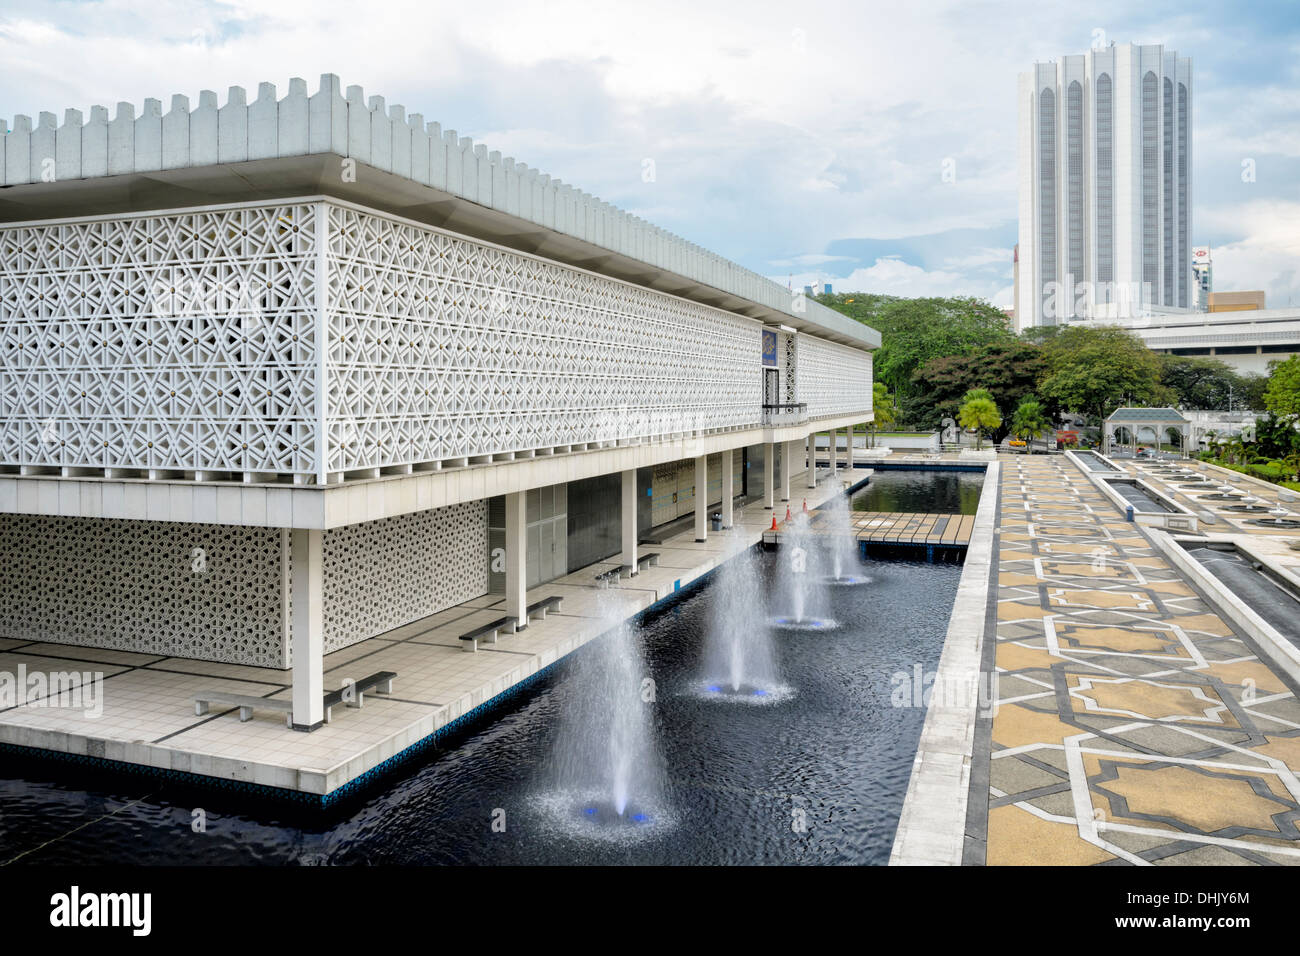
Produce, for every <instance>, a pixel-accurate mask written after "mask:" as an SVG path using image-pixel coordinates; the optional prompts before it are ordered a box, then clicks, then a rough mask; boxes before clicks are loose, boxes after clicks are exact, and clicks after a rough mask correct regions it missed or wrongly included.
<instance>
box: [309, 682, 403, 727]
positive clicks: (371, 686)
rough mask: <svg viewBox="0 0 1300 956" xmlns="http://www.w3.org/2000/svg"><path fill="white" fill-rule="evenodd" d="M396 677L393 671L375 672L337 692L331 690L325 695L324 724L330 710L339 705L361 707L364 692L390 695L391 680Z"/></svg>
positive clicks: (328, 720) (364, 698) (349, 683)
mask: <svg viewBox="0 0 1300 956" xmlns="http://www.w3.org/2000/svg"><path fill="white" fill-rule="evenodd" d="M396 676H397V675H396V674H395V673H394V672H393V671H375V673H373V674H371V675H370V676H369V677H363V678H362V679H361V680H359V681H350V682H348V683H346V684H344V685H343V686H342V687H340V688H339V689H338V690H332V691H330V692H329V693H327V694H326V695H325V700H324V704H325V723H327V724H328V723H329V722H330V717H331V713H330V712H331V710H332V709H333V708H334V707H337V706H338V705H339V704H346V705H347V706H348V707H361V706H362V705H363V704H365V701H366V691H368V690H373V691H374V692H375V693H377V694H391V693H392V692H393V678H394V677H396Z"/></svg>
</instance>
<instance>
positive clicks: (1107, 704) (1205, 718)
mask: <svg viewBox="0 0 1300 956" xmlns="http://www.w3.org/2000/svg"><path fill="white" fill-rule="evenodd" d="M1067 680H1068V684H1069V687H1070V695H1071V696H1072V697H1073V698H1075V700H1076V701H1078V702H1079V703H1077V704H1076V705H1075V707H1076V710H1077V711H1079V712H1087V713H1093V712H1101V713H1106V712H1111V713H1118V714H1121V715H1133V716H1136V717H1149V718H1152V719H1154V720H1167V719H1169V718H1182V719H1184V720H1189V721H1194V722H1196V723H1213V724H1219V725H1222V726H1225V727H1237V726H1239V725H1238V724H1237V720H1236V718H1235V717H1233V716H1232V712H1231V711H1229V710H1228V709H1227V707H1226V706H1225V705H1224V703H1223V701H1222V700H1221V699H1220V697H1219V695H1218V693H1217V692H1216V691H1215V690H1214V688H1212V687H1203V686H1198V685H1184V686H1170V685H1168V684H1160V683H1158V682H1156V681H1145V680H1125V681H1119V680H1114V679H1111V678H1105V677H1096V676H1093V675H1088V674H1070V675H1069V676H1068V678H1067ZM1207 698H1208V700H1207ZM1087 701H1091V702H1092V703H1093V704H1095V708H1093V707H1087V703H1086V702H1087ZM1085 708H1086V711H1085Z"/></svg>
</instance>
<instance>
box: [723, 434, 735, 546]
mask: <svg viewBox="0 0 1300 956" xmlns="http://www.w3.org/2000/svg"><path fill="white" fill-rule="evenodd" d="M731 456H732V449H730V448H728V449H727V450H726V451H724V452H723V453H722V526H723V527H724V528H730V527H731V523H732V521H733V520H734V519H735V511H734V510H733V509H732V503H731V499H733V498H735V497H736V481H735V477H736V475H735V472H734V470H733V469H734V468H735V467H736V462H735V459H734V458H732V457H731Z"/></svg>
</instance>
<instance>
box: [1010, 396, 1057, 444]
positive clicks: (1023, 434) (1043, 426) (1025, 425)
mask: <svg viewBox="0 0 1300 956" xmlns="http://www.w3.org/2000/svg"><path fill="white" fill-rule="evenodd" d="M1050 426H1051V423H1050V422H1049V421H1048V420H1047V416H1046V415H1044V414H1043V406H1042V403H1040V402H1039V401H1038V399H1036V398H1033V397H1032V396H1027V397H1025V398H1023V399H1021V401H1020V404H1019V405H1017V406H1016V410H1015V411H1014V412H1013V413H1012V414H1011V434H1013V435H1015V436H1016V437H1017V438H1019V439H1022V440H1023V441H1024V442H1025V450H1026V451H1028V452H1032V451H1033V445H1032V444H1030V443H1031V442H1033V440H1034V439H1035V438H1037V437H1038V436H1039V435H1041V434H1042V433H1043V432H1045V431H1047V429H1048V428H1049V427H1050Z"/></svg>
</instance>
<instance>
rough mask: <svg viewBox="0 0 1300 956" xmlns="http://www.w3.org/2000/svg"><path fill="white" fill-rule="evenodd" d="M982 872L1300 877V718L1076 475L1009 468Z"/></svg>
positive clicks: (1071, 470) (1227, 631) (1057, 465)
mask: <svg viewBox="0 0 1300 956" xmlns="http://www.w3.org/2000/svg"><path fill="white" fill-rule="evenodd" d="M1001 507H1002V512H1001V520H1000V523H999V530H1000V536H999V543H998V547H999V551H998V582H997V585H998V586H997V614H996V633H997V643H996V647H995V649H994V654H995V662H996V668H997V673H998V687H999V695H998V696H999V706H998V708H997V710H996V712H995V713H994V715H993V718H992V727H991V735H992V744H991V751H990V759H989V761H988V767H989V802H988V807H989V810H988V817H987V846H986V860H987V862H988V863H989V864H991V865H1004V864H1021V863H1024V864H1039V865H1042V864H1111V865H1116V864H1120V865H1122V864H1140V865H1141V864H1251V863H1255V864H1293V863H1300V829H1298V828H1297V824H1298V822H1300V779H1298V778H1297V771H1300V700H1297V699H1296V696H1295V694H1294V693H1293V692H1292V690H1291V689H1290V688H1289V687H1288V686H1287V685H1286V683H1284V682H1283V681H1282V680H1281V679H1280V678H1279V677H1278V676H1277V675H1276V674H1274V673H1273V671H1272V670H1271V669H1270V668H1269V667H1268V665H1267V664H1265V663H1264V662H1262V661H1261V660H1260V659H1259V658H1258V657H1257V656H1256V655H1255V654H1254V653H1253V652H1252V651H1251V649H1250V648H1249V646H1248V645H1247V644H1245V643H1244V642H1243V641H1242V640H1241V639H1240V638H1238V637H1237V636H1236V635H1235V634H1234V632H1233V630H1232V628H1231V627H1230V626H1229V625H1227V624H1226V623H1225V622H1224V621H1223V620H1222V619H1221V618H1220V617H1219V616H1218V615H1217V614H1216V613H1214V611H1213V610H1211V608H1210V607H1209V606H1208V605H1207V604H1206V603H1205V602H1204V601H1203V600H1202V599H1201V598H1200V597H1198V596H1197V594H1196V593H1195V592H1194V591H1193V589H1192V588H1191V587H1190V586H1189V585H1188V584H1187V583H1186V582H1184V581H1183V580H1182V578H1181V577H1180V576H1179V574H1178V573H1177V572H1176V571H1175V570H1174V569H1173V568H1172V567H1171V566H1170V565H1169V564H1167V563H1166V561H1165V560H1164V558H1163V557H1161V556H1160V554H1159V553H1158V552H1157V551H1156V550H1154V549H1153V547H1152V546H1151V544H1150V542H1149V541H1148V540H1147V539H1146V538H1144V537H1143V536H1142V534H1141V532H1140V531H1139V530H1138V529H1137V527H1136V526H1135V525H1133V524H1129V523H1127V522H1125V521H1124V520H1123V518H1122V517H1121V516H1120V515H1119V514H1118V513H1117V512H1116V509H1115V508H1114V506H1113V505H1112V504H1111V503H1110V502H1109V501H1108V500H1107V499H1105V498H1104V497H1103V496H1102V495H1101V493H1100V492H1098V491H1097V490H1096V489H1095V488H1094V487H1093V486H1092V484H1091V483H1090V482H1089V481H1088V479H1087V477H1085V476H1084V474H1083V473H1082V472H1081V471H1080V470H1079V469H1078V468H1077V467H1076V466H1075V465H1073V464H1072V463H1071V462H1069V461H1068V460H1066V459H1065V458H1064V457H1058V456H1052V457H1048V456H1043V457H1041V458H1034V457H1026V458H1022V459H1020V460H1018V461H1015V462H1014V463H1012V462H1008V463H1007V465H1006V469H1005V473H1004V476H1003V480H1002V488H1001Z"/></svg>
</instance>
